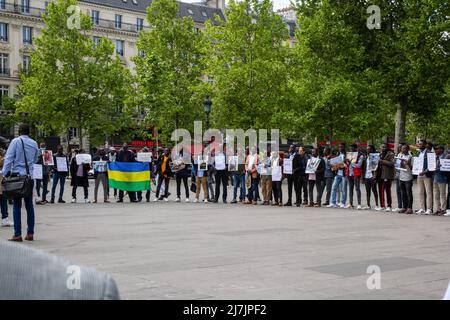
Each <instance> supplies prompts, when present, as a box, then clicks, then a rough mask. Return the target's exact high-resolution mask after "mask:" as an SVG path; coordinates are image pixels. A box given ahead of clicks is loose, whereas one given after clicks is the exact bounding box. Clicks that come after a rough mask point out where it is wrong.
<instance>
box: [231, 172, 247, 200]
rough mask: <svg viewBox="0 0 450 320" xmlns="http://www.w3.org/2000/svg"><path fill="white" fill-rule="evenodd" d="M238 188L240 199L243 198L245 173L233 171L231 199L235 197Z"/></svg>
mask: <svg viewBox="0 0 450 320" xmlns="http://www.w3.org/2000/svg"><path fill="white" fill-rule="evenodd" d="M238 188H240V189H241V192H240V195H239V199H240V200H241V201H244V200H245V175H243V174H242V173H235V174H234V175H233V200H236V199H237V189H238Z"/></svg>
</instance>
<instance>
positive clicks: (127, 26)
mask: <svg viewBox="0 0 450 320" xmlns="http://www.w3.org/2000/svg"><path fill="white" fill-rule="evenodd" d="M1 12H9V13H16V14H21V15H26V16H32V17H37V18H42V16H43V15H44V14H45V9H41V8H34V7H28V6H22V5H18V4H12V3H5V6H4V7H1V6H0V13H1ZM93 22H94V21H93ZM95 22H98V23H93V27H94V29H95V28H106V29H112V30H121V31H125V32H135V33H137V32H139V31H140V30H139V29H140V28H141V26H138V24H137V23H135V24H133V23H125V22H122V23H121V27H120V28H116V22H115V21H114V20H105V19H95ZM143 29H144V30H145V29H148V27H146V26H144V27H143Z"/></svg>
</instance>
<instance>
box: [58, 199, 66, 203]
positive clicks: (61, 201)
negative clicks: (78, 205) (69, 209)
mask: <svg viewBox="0 0 450 320" xmlns="http://www.w3.org/2000/svg"><path fill="white" fill-rule="evenodd" d="M58 203H66V202H65V201H64V200H63V199H59V200H58Z"/></svg>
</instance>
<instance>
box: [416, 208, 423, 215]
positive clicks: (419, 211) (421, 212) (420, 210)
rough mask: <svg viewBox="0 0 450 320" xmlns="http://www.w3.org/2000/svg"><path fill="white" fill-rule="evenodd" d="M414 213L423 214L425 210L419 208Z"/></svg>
mask: <svg viewBox="0 0 450 320" xmlns="http://www.w3.org/2000/svg"><path fill="white" fill-rule="evenodd" d="M415 213H416V214H424V213H425V210H423V209H419V210H417V211H416V212H415Z"/></svg>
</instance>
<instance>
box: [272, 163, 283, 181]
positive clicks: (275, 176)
mask: <svg viewBox="0 0 450 320" xmlns="http://www.w3.org/2000/svg"><path fill="white" fill-rule="evenodd" d="M272 181H281V166H273V167H272Z"/></svg>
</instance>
